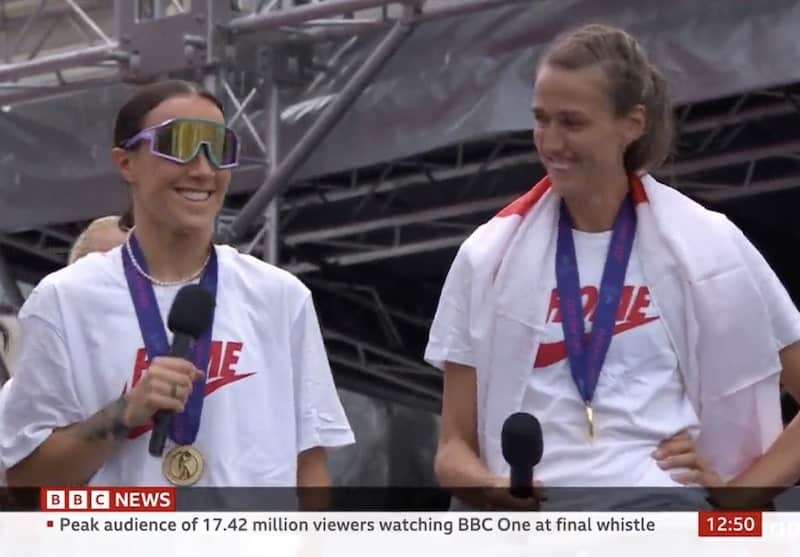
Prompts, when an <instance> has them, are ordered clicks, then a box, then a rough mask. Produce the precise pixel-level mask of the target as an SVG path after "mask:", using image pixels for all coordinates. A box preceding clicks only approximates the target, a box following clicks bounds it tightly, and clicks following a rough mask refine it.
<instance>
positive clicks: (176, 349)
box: [148, 332, 195, 457]
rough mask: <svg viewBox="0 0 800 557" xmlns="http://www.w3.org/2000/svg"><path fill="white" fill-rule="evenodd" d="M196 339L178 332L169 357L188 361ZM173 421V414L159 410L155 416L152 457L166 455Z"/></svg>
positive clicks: (151, 445) (151, 447)
mask: <svg viewBox="0 0 800 557" xmlns="http://www.w3.org/2000/svg"><path fill="white" fill-rule="evenodd" d="M194 343H195V339H194V338H192V337H191V336H189V335H187V334H184V333H179V332H176V333H175V336H174V337H173V339H172V346H170V349H169V355H170V356H171V357H173V358H183V359H185V360H188V359H189V357H190V356H191V354H192V350H194ZM171 420H172V412H169V411H167V410H159V411H158V412H156V413H155V414H153V432H152V433H151V434H150V446H149V449H148V450H149V452H150V454H151V455H152V456H156V457H160V456H161V455H163V454H164V446H165V445H166V444H167V435H168V433H169V423H170V421H171Z"/></svg>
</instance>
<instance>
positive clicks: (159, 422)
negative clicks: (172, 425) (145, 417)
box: [149, 410, 172, 457]
mask: <svg viewBox="0 0 800 557" xmlns="http://www.w3.org/2000/svg"><path fill="white" fill-rule="evenodd" d="M171 417H172V412H167V411H166V410H159V411H158V412H156V413H155V414H153V432H152V433H151V434H150V447H149V450H150V454H151V455H152V456H159V457H160V456H161V455H163V454H164V446H165V445H166V444H167V432H168V430H169V422H170V418H171Z"/></svg>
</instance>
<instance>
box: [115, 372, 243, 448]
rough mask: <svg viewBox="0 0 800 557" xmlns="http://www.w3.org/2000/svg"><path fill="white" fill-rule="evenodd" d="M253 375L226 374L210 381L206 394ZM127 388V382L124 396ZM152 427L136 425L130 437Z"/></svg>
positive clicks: (129, 434) (142, 433)
mask: <svg viewBox="0 0 800 557" xmlns="http://www.w3.org/2000/svg"><path fill="white" fill-rule="evenodd" d="M251 375H255V372H253V373H242V374H241V375H228V376H225V377H220V378H218V379H215V380H214V381H210V382H208V383H206V392H205V396H209V395H210V394H211V393H213V392H214V391H216V390H217V389H221V388H222V387H225V386H227V385H230V384H232V383H236V382H237V381H239V380H240V379H246V378H248V377H250V376H251ZM127 390H128V385H127V384H125V388H124V389H123V390H122V394H123V396H124V395H125V392H126V391H127ZM151 429H153V424H152V423H149V424H145V425H140V426H137V427H134V428H132V429H131V431H130V433H128V439H136V438H137V437H140V436H142V435H144V434H145V433H147V432H148V431H150V430H151Z"/></svg>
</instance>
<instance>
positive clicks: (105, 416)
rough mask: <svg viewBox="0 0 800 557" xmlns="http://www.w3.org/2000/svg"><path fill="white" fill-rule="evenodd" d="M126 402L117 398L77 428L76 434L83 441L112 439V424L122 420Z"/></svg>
mask: <svg viewBox="0 0 800 557" xmlns="http://www.w3.org/2000/svg"><path fill="white" fill-rule="evenodd" d="M127 405H128V401H127V400H126V399H125V398H118V399H117V400H115V401H114V402H112V403H111V404H109V405H108V406H106V407H105V408H103V409H102V410H100V411H99V412H97V413H96V414H94V415H93V416H91V417H89V418H88V419H87V420H84V421H83V422H81V423H80V424H78V426H77V434H78V436H79V437H80V438H81V439H83V440H84V441H105V440H108V439H113V433H112V432H113V428H114V424H115V423H117V422H118V421H119V420H121V419H122V415H123V414H124V412H125V407H126V406H127Z"/></svg>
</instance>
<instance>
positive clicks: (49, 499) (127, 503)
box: [40, 487, 175, 512]
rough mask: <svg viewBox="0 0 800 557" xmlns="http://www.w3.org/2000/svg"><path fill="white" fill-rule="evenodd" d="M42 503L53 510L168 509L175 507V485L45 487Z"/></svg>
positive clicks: (121, 510) (157, 510)
mask: <svg viewBox="0 0 800 557" xmlns="http://www.w3.org/2000/svg"><path fill="white" fill-rule="evenodd" d="M40 507H41V510H43V511H51V512H52V511H61V512H76V511H77V512H80V511H91V512H97V511H109V512H146V511H152V512H167V511H174V510H175V488H174V487H116V488H98V487H85V488H44V489H42V491H41V498H40Z"/></svg>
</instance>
